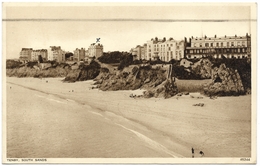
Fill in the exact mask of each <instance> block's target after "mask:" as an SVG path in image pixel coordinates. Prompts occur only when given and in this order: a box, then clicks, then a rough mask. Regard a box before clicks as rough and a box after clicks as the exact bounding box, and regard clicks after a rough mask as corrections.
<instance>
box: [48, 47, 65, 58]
mask: <svg viewBox="0 0 260 166" xmlns="http://www.w3.org/2000/svg"><path fill="white" fill-rule="evenodd" d="M48 60H51V61H57V62H64V61H65V51H63V50H62V49H61V47H60V46H50V48H49V49H48Z"/></svg>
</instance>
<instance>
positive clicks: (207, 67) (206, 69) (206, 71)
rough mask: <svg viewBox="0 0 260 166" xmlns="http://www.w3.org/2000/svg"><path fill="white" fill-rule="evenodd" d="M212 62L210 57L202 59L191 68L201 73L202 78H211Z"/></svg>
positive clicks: (195, 72)
mask: <svg viewBox="0 0 260 166" xmlns="http://www.w3.org/2000/svg"><path fill="white" fill-rule="evenodd" d="M212 65H213V64H212V63H211V61H210V60H209V59H201V60H199V61H198V62H196V63H194V64H193V65H192V66H191V68H192V72H193V73H194V74H195V75H199V76H200V78H201V79H209V78H211V70H212Z"/></svg>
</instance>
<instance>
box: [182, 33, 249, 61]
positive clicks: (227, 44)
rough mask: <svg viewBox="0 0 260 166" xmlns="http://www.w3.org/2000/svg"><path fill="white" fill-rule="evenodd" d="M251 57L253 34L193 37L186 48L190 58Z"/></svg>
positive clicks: (186, 55) (186, 53) (187, 56)
mask: <svg viewBox="0 0 260 166" xmlns="http://www.w3.org/2000/svg"><path fill="white" fill-rule="evenodd" d="M209 56H211V57H214V58H223V57H225V58H251V36H249V35H248V34H246V36H236V35H235V36H223V37H217V35H215V36H214V37H207V36H205V37H201V38H193V37H192V38H191V39H190V41H189V43H188V44H187V46H186V49H185V57H186V58H188V59H194V58H202V57H209Z"/></svg>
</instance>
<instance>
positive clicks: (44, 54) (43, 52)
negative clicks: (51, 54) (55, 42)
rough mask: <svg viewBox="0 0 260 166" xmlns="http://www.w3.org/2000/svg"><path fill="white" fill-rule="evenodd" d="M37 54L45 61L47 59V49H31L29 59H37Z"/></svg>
mask: <svg viewBox="0 0 260 166" xmlns="http://www.w3.org/2000/svg"><path fill="white" fill-rule="evenodd" d="M39 56H42V59H43V60H44V61H46V60H47V59H48V51H47V49H39V50H33V51H32V54H31V61H38V60H39Z"/></svg>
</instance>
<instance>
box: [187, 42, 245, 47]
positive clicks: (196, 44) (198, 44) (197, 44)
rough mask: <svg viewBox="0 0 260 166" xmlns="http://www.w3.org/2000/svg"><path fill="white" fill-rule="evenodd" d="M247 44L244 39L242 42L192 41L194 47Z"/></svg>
mask: <svg viewBox="0 0 260 166" xmlns="http://www.w3.org/2000/svg"><path fill="white" fill-rule="evenodd" d="M235 45H236V46H246V42H245V41H242V42H239V41H238V42H237V43H235V42H220V43H219V42H218V43H192V47H197V46H198V47H204V46H205V47H224V46H225V47H230V46H231V47H232V46H235Z"/></svg>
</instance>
